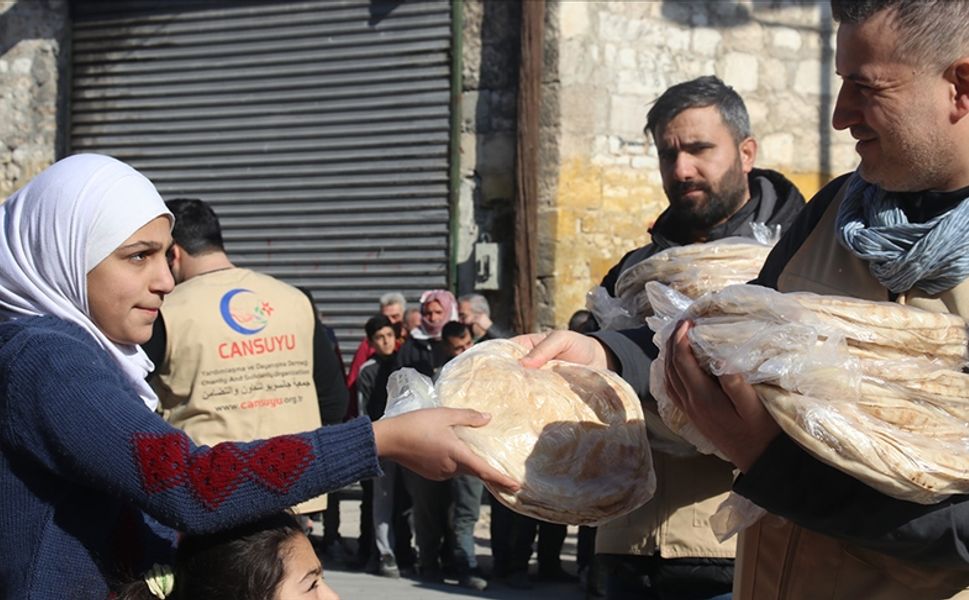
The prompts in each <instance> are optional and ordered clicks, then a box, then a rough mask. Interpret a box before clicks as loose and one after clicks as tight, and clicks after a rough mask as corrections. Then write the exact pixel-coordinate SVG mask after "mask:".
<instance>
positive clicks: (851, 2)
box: [831, 0, 969, 69]
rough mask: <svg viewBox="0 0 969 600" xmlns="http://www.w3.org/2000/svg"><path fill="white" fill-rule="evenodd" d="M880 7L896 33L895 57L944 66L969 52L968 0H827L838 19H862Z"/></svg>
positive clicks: (923, 64)
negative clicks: (829, 0)
mask: <svg viewBox="0 0 969 600" xmlns="http://www.w3.org/2000/svg"><path fill="white" fill-rule="evenodd" d="M884 10H891V11H892V17H891V20H890V23H891V26H892V28H894V29H895V31H896V32H897V33H898V46H897V47H896V48H895V52H894V57H895V59H896V60H899V61H901V62H904V63H906V64H909V65H912V66H916V67H926V66H933V67H936V68H942V69H944V68H946V67H948V66H949V65H950V64H952V63H953V62H954V61H956V60H957V59H959V58H962V57H963V56H966V55H967V54H969V0H831V15H832V16H833V17H834V20H835V21H837V22H839V23H849V24H859V23H863V22H865V21H867V20H868V19H869V18H871V17H872V16H874V15H876V14H878V13H880V12H882V11H884Z"/></svg>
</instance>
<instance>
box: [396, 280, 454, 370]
mask: <svg viewBox="0 0 969 600" xmlns="http://www.w3.org/2000/svg"><path fill="white" fill-rule="evenodd" d="M457 320H458V303H457V301H456V300H455V299H454V294H452V293H451V292H449V291H447V290H428V291H426V292H424V293H423V294H421V325H420V327H418V328H416V329H414V330H413V331H411V333H410V336H409V337H408V338H407V341H406V342H404V345H403V346H401V348H400V353H399V354H398V356H399V360H400V366H402V367H410V368H412V369H416V370H417V371H418V372H419V373H422V374H424V375H427V376H428V377H430V378H432V379H433V378H435V377H436V376H437V372H438V370H439V369H440V368H441V367H442V366H444V363H445V362H447V359H448V358H449V356H448V355H447V354H446V352H445V349H444V345H443V342H441V330H442V329H444V325H445V323H448V322H449V321H457Z"/></svg>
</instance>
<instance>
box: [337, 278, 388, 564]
mask: <svg viewBox="0 0 969 600" xmlns="http://www.w3.org/2000/svg"><path fill="white" fill-rule="evenodd" d="M379 305H380V314H382V315H384V316H385V317H387V318H388V319H390V322H391V323H399V322H401V320H403V318H404V311H405V310H406V308H407V301H406V300H405V299H404V295H403V294H401V293H400V292H387V293H386V294H384V295H382V296H381V297H380V302H379ZM401 343H402V342H401ZM397 347H398V348H399V347H400V344H398V346H397ZM373 354H374V348H373V346H371V345H370V342H369V341H368V340H367V336H366V335H364V337H363V339H362V340H360V344H359V345H358V346H357V351H356V352H355V353H354V355H353V359H352V360H351V361H350V370H349V371H348V372H347V375H346V385H347V389H348V390H349V396H350V398H351V401H350V402H348V403H347V410H346V416H345V419H346V420H349V419H352V418H354V417H356V416H358V415H359V414H360V413H358V412H357V408H358V403H357V396H358V390H357V378H358V377H359V375H360V368H361V367H362V366H363V364H364V363H365V362H367V361H368V360H370V358H371V357H372V356H373ZM363 485H366V486H369V485H370V484H369V483H366V484H363ZM345 493H346V492H345V491H338V492H336V493H335V494H333V496H331V498H330V502H329V506H328V508H327V510H326V511H325V512H324V514H323V540H322V546H323V548H324V549H325V551H326V554H327V556H329V557H331V558H332V559H333V560H335V561H337V562H343V563H349V564H351V565H352V566H354V567H358V568H364V567H365V566H366V562H367V556H366V554H367V553H368V552H369V550H370V547H371V545H372V541H373V531H372V530H371V529H370V519H368V518H365V516H364V515H362V514H361V515H360V518H361V519H362V520H361V525H360V541H362V542H363V543H362V544H358V545H357V555H356V557H355V558H350V552H351V550H350V549H349V547H348V545H347V543H346V541H345V540H344V539H343V536H342V535H340V500H341V496H343V495H344V494H345ZM404 496H406V494H404ZM398 501H400V502H406V501H407V498H406V497H400V498H398ZM361 553H362V554H361Z"/></svg>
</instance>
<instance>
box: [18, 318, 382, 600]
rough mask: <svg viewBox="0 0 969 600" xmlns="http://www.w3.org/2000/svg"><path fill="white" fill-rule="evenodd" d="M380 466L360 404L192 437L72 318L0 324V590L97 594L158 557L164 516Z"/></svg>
mask: <svg viewBox="0 0 969 600" xmlns="http://www.w3.org/2000/svg"><path fill="white" fill-rule="evenodd" d="M379 474H380V468H379V467H378V463H377V456H376V449H375V446H374V440H373V430H372V428H371V425H370V421H369V420H368V419H367V418H366V417H363V418H359V419H356V420H354V421H351V422H349V423H346V424H344V425H335V426H331V427H326V428H324V429H319V430H316V431H312V432H309V433H304V434H299V435H292V436H284V437H280V438H272V439H271V440H268V441H257V442H251V443H223V444H219V445H217V446H213V447H212V448H208V447H196V446H195V445H193V444H192V442H191V441H190V440H189V438H188V437H187V436H185V435H184V434H183V433H181V432H180V431H179V430H177V429H173V428H172V427H170V426H169V425H167V424H166V423H165V422H164V421H162V419H161V418H159V417H158V416H156V415H155V414H153V413H152V412H150V411H149V410H148V409H147V408H146V407H145V405H144V403H143V402H142V401H141V399H139V398H138V396H137V395H136V393H135V392H134V390H133V388H132V387H131V386H130V385H129V384H128V382H127V381H126V380H125V378H124V375H123V374H122V373H121V371H120V369H118V368H117V366H116V365H115V364H114V363H113V362H112V359H111V358H110V357H109V355H108V354H107V353H106V352H104V351H103V350H102V349H101V348H100V347H99V346H98V345H97V344H96V342H95V341H94V339H93V338H91V337H90V336H89V335H88V334H87V333H86V332H85V331H83V330H82V329H80V328H79V327H77V326H76V325H73V324H71V323H67V322H65V321H61V320H60V319H57V318H54V317H35V318H28V319H22V320H17V321H10V322H5V323H0V557H2V559H0V598H5V599H6V598H11V599H14V598H16V599H18V600H20V599H44V600H46V599H51V600H54V599H56V600H66V599H68V598H70V599H72V600H86V599H88V598H92V599H97V600H103V599H105V598H107V596H108V593H109V585H111V584H112V583H114V582H115V581H116V580H117V579H118V578H122V577H125V576H126V575H127V576H128V577H130V576H131V574H132V573H140V572H142V571H143V570H144V569H145V568H146V567H147V566H150V564H151V563H152V562H162V561H167V559H168V558H169V557H168V556H167V553H168V552H170V548H171V541H172V540H173V539H174V532H173V529H177V530H181V531H186V532H192V533H204V532H208V531H213V530H217V529H220V528H224V527H228V526H232V525H235V524H237V523H240V522H243V521H246V520H250V519H253V518H255V517H257V516H260V515H262V514H265V513H269V512H272V511H277V510H281V509H284V508H286V507H289V506H293V505H295V504H297V503H298V502H300V501H302V500H306V499H308V498H311V497H313V496H316V495H318V494H320V493H323V492H326V491H329V490H333V489H336V488H339V487H341V486H344V485H346V484H348V483H351V482H353V481H356V480H359V479H365V478H369V477H374V476H377V475H379ZM156 519H157V522H156V521H155V520H156ZM159 523H160V524H159Z"/></svg>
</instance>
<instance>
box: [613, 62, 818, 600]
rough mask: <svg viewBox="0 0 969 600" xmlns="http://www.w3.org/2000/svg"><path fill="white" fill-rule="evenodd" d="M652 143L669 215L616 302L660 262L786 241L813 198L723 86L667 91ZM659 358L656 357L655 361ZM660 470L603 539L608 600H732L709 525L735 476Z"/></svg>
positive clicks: (685, 466)
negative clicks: (769, 232)
mask: <svg viewBox="0 0 969 600" xmlns="http://www.w3.org/2000/svg"><path fill="white" fill-rule="evenodd" d="M646 134H647V135H648V136H650V137H652V139H653V142H654V143H655V144H656V151H657V154H658V156H659V169H660V176H661V177H662V179H663V189H664V190H665V192H666V197H667V199H668V200H669V208H667V209H666V210H665V211H664V212H663V214H661V215H660V216H659V218H658V219H657V220H656V224H655V225H654V226H653V227H652V229H651V230H650V235H651V237H652V241H651V243H649V244H648V245H646V246H643V247H642V248H638V249H636V250H633V251H632V252H630V253H628V254H626V256H624V257H623V258H622V260H620V261H619V263H618V264H616V266H615V267H613V268H612V269H611V270H610V271H609V273H608V274H607V275H606V277H605V278H604V279H603V281H602V286H603V287H605V288H606V290H607V291H608V292H609V294H611V295H615V285H616V281H617V280H618V278H619V276H620V275H621V274H622V272H623V271H625V270H627V269H629V268H630V267H632V266H634V265H635V264H637V263H638V262H640V261H642V260H643V259H645V258H647V257H649V256H652V255H653V254H656V253H657V252H660V251H662V250H665V249H667V248H670V247H673V246H682V245H686V244H694V243H697V242H708V241H714V240H718V239H721V238H725V237H729V236H745V237H752V236H753V230H752V229H751V223H753V222H759V223H765V224H767V225H771V226H778V227H780V229H781V230H782V231H786V230H787V227H788V225H790V224H791V222H792V221H793V220H794V218H795V217H796V216H797V215H798V213H799V212H800V211H801V208H803V207H804V197H803V196H801V194H800V192H798V190H797V188H796V187H794V184H792V183H791V182H790V181H788V180H787V178H785V177H784V176H783V175H781V174H780V173H778V172H776V171H770V170H767V169H757V168H754V161H755V159H756V158H757V141H756V140H755V139H754V137H753V134H752V133H751V128H750V118H749V116H748V114H747V108H746V106H744V101H743V99H742V98H741V97H740V96H739V95H738V94H737V92H735V91H734V90H733V89H732V88H730V87H729V86H727V85H725V84H724V83H723V82H722V81H721V80H720V79H718V78H716V77H713V76H707V77H700V78H698V79H694V80H692V81H686V82H684V83H680V84H677V85H674V86H673V87H671V88H669V89H668V90H666V91H665V92H664V93H663V94H662V95H661V96H660V97H659V98H658V99H657V100H656V102H655V103H654V104H653V106H652V108H651V109H650V110H649V113H648V114H647V117H646ZM599 335H601V336H606V337H610V336H621V335H622V334H619V333H618V332H605V333H600V334H599ZM647 354H648V352H647ZM655 356H656V355H655V350H654V353H653V354H651V355H650V358H655ZM640 395H641V397H642V398H643V400H644V402H645V404H646V408H647V409H649V407H650V405H652V406H653V407H655V402H654V401H653V400H652V398H651V397H649V395H648V393H647V392H645V391H644V390H640ZM653 410H654V411H655V408H654V409H653ZM653 462H654V464H655V465H656V473H657V491H656V495H655V496H654V497H653V499H652V500H651V501H649V502H647V503H646V504H645V505H644V506H642V507H641V508H639V509H637V510H636V511H634V512H632V513H631V514H629V515H626V516H624V517H621V518H619V519H617V520H615V521H612V522H610V523H607V524H605V525H604V526H602V527H600V528H599V530H598V532H597V533H596V553H597V554H598V555H599V556H600V561H601V562H602V563H603V564H604V565H605V568H606V578H607V588H608V592H607V598H608V599H609V600H624V599H626V598H643V597H652V596H650V594H658V595H659V596H660V597H666V595H667V594H676V595H677V597H689V598H695V599H710V598H717V597H720V596H721V595H723V594H729V592H730V588H731V582H732V580H733V563H734V555H735V543H734V542H733V540H731V541H728V542H720V541H718V540H717V539H716V538H715V537H714V535H713V533H712V531H711V530H710V524H709V517H710V515H712V514H713V513H714V512H715V511H716V509H717V506H719V505H720V503H721V502H722V501H723V500H724V499H725V498H726V496H727V493H728V492H729V491H730V486H731V483H732V482H733V474H732V471H733V466H732V465H730V464H729V463H727V462H726V461H723V460H720V459H718V458H716V457H714V456H703V455H698V454H693V455H683V454H682V453H678V454H677V455H673V454H668V453H665V452H660V451H658V450H655V449H654V452H653ZM681 594H684V595H683V596H680V595H681Z"/></svg>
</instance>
